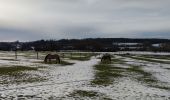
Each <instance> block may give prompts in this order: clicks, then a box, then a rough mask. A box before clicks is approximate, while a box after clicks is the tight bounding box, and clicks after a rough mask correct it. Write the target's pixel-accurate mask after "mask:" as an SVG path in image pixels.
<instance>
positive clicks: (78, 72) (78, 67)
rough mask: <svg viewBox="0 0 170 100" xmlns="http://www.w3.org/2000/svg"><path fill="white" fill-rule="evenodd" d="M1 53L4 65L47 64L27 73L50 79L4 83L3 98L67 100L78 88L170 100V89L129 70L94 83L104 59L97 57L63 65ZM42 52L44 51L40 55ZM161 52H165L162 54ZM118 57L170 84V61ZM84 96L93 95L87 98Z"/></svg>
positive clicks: (132, 99) (130, 99)
mask: <svg viewBox="0 0 170 100" xmlns="http://www.w3.org/2000/svg"><path fill="white" fill-rule="evenodd" d="M141 54H142V53H141ZM145 54H146V53H145ZM148 54H153V53H148ZM0 55H3V56H2V57H0V67H5V66H6V67H8V66H30V67H45V68H40V69H39V70H38V71H29V72H27V73H29V74H31V75H33V76H34V75H38V76H41V77H44V78H46V79H47V80H45V81H40V82H31V83H25V82H23V83H14V84H12V83H11V84H0V100H19V99H22V100H48V99H51V100H58V99H59V100H60V99H61V98H64V100H65V99H66V100H67V99H74V98H72V97H69V96H68V95H69V94H71V93H72V92H73V91H75V90H84V91H94V92H98V93H101V94H104V95H105V96H106V97H108V98H111V99H113V100H170V90H166V89H160V88H155V87H149V86H148V85H146V84H143V83H141V82H139V81H137V80H136V79H134V77H137V75H136V74H134V73H129V72H124V73H123V74H124V75H125V76H126V77H120V78H117V79H115V81H114V83H113V84H110V85H109V86H97V85H96V86H94V85H91V84H90V82H91V80H93V79H94V78H95V69H94V68H93V66H94V65H96V64H98V63H99V61H100V59H97V57H92V58H91V59H90V60H88V61H76V60H68V59H66V60H67V61H68V62H72V63H74V64H73V65H67V66H62V65H56V64H49V65H48V64H43V63H39V62H42V61H43V59H39V60H37V59H36V55H34V54H25V53H20V54H19V55H20V56H19V57H18V60H16V61H15V60H11V59H14V58H15V56H14V54H13V52H9V53H6V52H0ZM5 55H6V56H5ZM28 55H30V56H31V57H32V58H31V59H30V58H29V57H30V56H29V57H27V56H28ZM42 55H44V54H42ZM42 55H41V54H40V56H42ZM154 55H155V54H154ZM160 55H163V54H162V53H161V54H160ZM165 55H169V54H165ZM115 58H116V59H122V60H123V61H125V64H122V63H120V64H114V66H116V67H120V68H125V69H126V68H130V65H136V66H140V67H141V68H142V69H143V70H144V71H146V72H148V73H150V74H151V75H153V77H155V78H156V79H157V80H159V81H160V83H162V85H165V86H167V87H170V64H163V63H156V62H148V61H142V60H137V59H132V58H128V57H122V56H116V57H115ZM7 59H9V60H7ZM135 75H136V76H135ZM1 78H2V77H1V76H0V79H1ZM83 99H92V98H88V97H87V98H83ZM95 99H98V100H100V99H101V98H100V97H96V98H95Z"/></svg>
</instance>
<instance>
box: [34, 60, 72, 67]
mask: <svg viewBox="0 0 170 100" xmlns="http://www.w3.org/2000/svg"><path fill="white" fill-rule="evenodd" d="M36 63H43V64H60V65H62V66H66V65H73V64H74V63H70V62H68V61H64V60H61V62H60V63H56V61H53V60H52V61H51V63H45V62H36Z"/></svg>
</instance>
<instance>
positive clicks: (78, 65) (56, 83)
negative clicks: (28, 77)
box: [0, 58, 98, 100]
mask: <svg viewBox="0 0 170 100" xmlns="http://www.w3.org/2000/svg"><path fill="white" fill-rule="evenodd" d="M72 62H74V63H75V64H74V65H69V66H60V65H49V66H48V67H49V68H48V69H46V72H47V73H45V74H47V75H46V78H48V79H49V80H48V81H46V82H41V83H29V84H19V85H16V86H15V85H14V86H13V85H12V86H8V87H4V86H1V87H0V94H1V98H3V97H4V98H5V99H11V98H15V99H16V98H17V96H18V95H20V96H21V95H23V96H24V98H26V97H28V96H35V97H34V99H36V100H37V99H38V100H42V99H48V98H50V96H54V97H62V96H63V95H64V94H69V92H72V91H73V90H74V89H75V88H79V87H82V86H83V85H84V84H85V83H86V82H89V80H91V79H92V78H93V76H94V74H93V69H92V66H93V65H95V64H97V62H98V59H95V58H92V59H91V60H89V61H72ZM26 64H27V63H26ZM27 99H28V98H27Z"/></svg>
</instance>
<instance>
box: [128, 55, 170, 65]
mask: <svg viewBox="0 0 170 100" xmlns="http://www.w3.org/2000/svg"><path fill="white" fill-rule="evenodd" d="M126 57H129V58H132V59H137V60H144V61H148V62H156V63H165V64H170V61H160V60H154V59H152V58H144V57H136V56H126Z"/></svg>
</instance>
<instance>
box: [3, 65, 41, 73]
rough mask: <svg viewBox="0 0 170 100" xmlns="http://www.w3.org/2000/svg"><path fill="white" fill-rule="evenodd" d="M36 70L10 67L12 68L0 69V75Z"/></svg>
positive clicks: (33, 68)
mask: <svg viewBox="0 0 170 100" xmlns="http://www.w3.org/2000/svg"><path fill="white" fill-rule="evenodd" d="M29 70H38V68H35V67H27V66H12V67H0V75H9V74H13V73H17V72H21V71H29Z"/></svg>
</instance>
